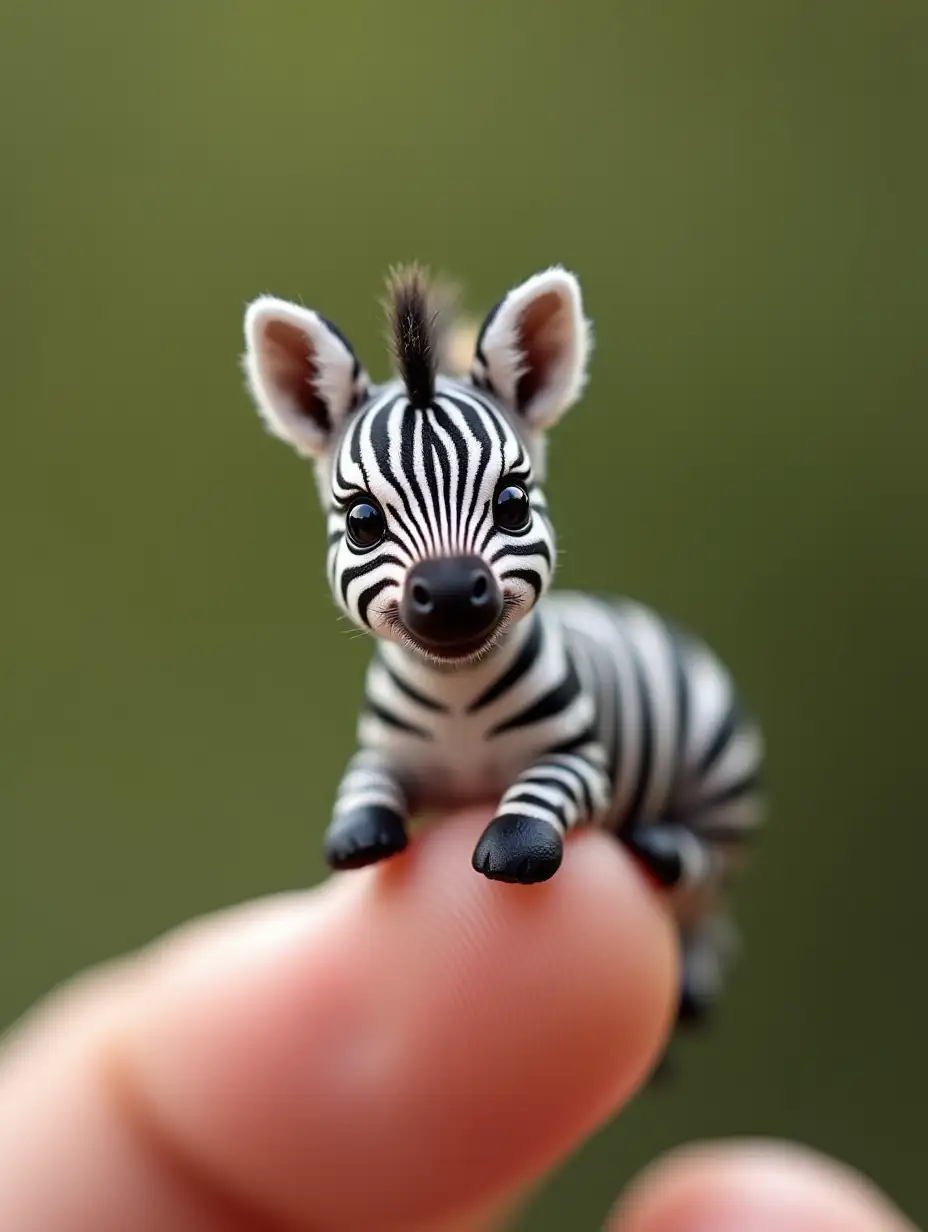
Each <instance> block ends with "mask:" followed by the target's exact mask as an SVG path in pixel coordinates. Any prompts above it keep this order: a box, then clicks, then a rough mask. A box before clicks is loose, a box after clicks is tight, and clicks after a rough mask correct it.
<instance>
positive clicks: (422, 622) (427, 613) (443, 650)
mask: <svg viewBox="0 0 928 1232" xmlns="http://www.w3.org/2000/svg"><path fill="white" fill-rule="evenodd" d="M502 614H503V594H502V591H501V590H500V587H499V583H498V582H497V580H496V578H495V577H494V576H493V573H492V572H491V570H490V568H489V566H488V565H487V564H486V563H485V562H484V561H483V560H481V559H480V557H479V556H456V557H436V558H432V559H430V560H423V561H420V562H419V563H418V564H417V565H414V566H413V568H412V569H410V571H409V574H408V575H407V577H406V585H405V587H404V589H403V598H402V600H401V602H400V619H401V620H402V622H403V624H404V625H405V626H406V629H407V630H408V631H409V633H410V634H411V635H412V636H413V638H415V640H416V641H417V642H420V643H421V644H422V645H423V647H424V648H425V649H426V650H429V651H432V652H434V653H436V654H442V655H447V656H449V657H456V656H458V655H461V656H463V655H467V654H472V653H474V651H476V650H479V649H480V647H481V646H482V645H483V643H484V642H486V640H487V639H488V638H489V637H490V636H491V635H492V634H493V632H494V631H495V629H496V627H497V625H498V624H499V622H500V618H501V617H502Z"/></svg>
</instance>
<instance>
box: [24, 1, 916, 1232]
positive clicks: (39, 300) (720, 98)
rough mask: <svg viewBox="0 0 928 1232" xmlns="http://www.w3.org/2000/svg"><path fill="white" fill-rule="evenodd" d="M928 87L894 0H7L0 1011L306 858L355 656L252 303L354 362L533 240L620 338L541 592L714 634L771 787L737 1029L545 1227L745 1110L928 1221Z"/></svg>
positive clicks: (298, 876) (564, 1187)
mask: <svg viewBox="0 0 928 1232" xmlns="http://www.w3.org/2000/svg"><path fill="white" fill-rule="evenodd" d="M926 108H928V9H926V7H925V5H924V4H919V3H917V2H916V0H910V2H906V0H869V2H864V0H832V3H821V2H816V0H754V2H750V0H747V2H746V0H706V2H703V3H696V2H695V0H667V2H665V3H657V2H654V0H637V2H630V0H622V2H619V0H574V3H572V4H570V5H557V4H554V3H552V2H549V0H516V2H505V0H497V2H495V3H485V2H478V3H474V4H471V5H461V4H458V5H450V4H432V5H422V4H414V3H412V2H411V0H396V2H394V3H392V4H387V3H384V2H383V0H362V2H356V3H351V4H349V3H344V4H341V5H338V4H333V5H329V6H326V7H325V8H323V6H320V5H314V4H309V3H299V4H298V3H292V2H285V0H271V2H270V3H268V4H265V5H258V4H245V3H241V2H240V0H226V2H225V3H222V4H220V3H215V2H211V3H200V4H193V3H190V0H165V2H163V3H161V4H159V5H141V4H131V5H130V4H120V3H118V2H117V0H87V2H86V3H83V4H76V3H73V2H69V0H5V3H3V4H2V6H0V134H2V138H0V141H2V144H0V270H2V287H3V293H2V297H0V340H2V341H0V357H2V363H3V375H4V388H3V398H2V405H3V414H4V420H3V447H2V456H0V480H2V482H0V491H2V499H3V513H4V517H3V520H2V535H3V561H4V568H3V578H4V583H3V603H2V605H0V622H2V630H0V631H2V645H3V679H4V684H3V689H2V696H3V700H4V705H3V707H2V725H3V727H2V732H0V741H2V743H0V748H2V753H0V791H2V800H0V804H2V815H0V826H2V839H3V852H4V856H3V859H2V861H0V938H2V947H3V948H2V955H3V962H2V980H0V1019H2V1021H3V1022H8V1021H10V1020H12V1019H13V1018H14V1017H15V1016H16V1015H18V1014H19V1013H20V1012H21V1011H22V1010H23V1009H24V1008H25V1007H26V1006H27V1005H28V1004H29V1003H30V1002H31V1001H32V1000H33V999H34V998H35V997H37V996H38V995H40V994H41V993H42V992H43V991H44V990H45V989H47V988H48V987H49V986H50V985H51V984H52V983H53V982H55V981H57V980H59V979H61V978H63V977H65V976H66V975H68V974H69V973H71V972H72V971H74V970H75V969H77V968H78V967H80V966H82V965H84V964H87V963H90V962H92V961H95V960H98V959H100V958H103V957H104V956H107V955H110V954H113V953H115V952H118V951H121V950H122V949H124V948H125V947H129V946H133V945H136V944H139V943H142V942H144V941H145V940H147V939H148V938H149V937H151V936H152V935H154V934H155V933H156V932H158V931H160V930H162V929H164V928H166V927H168V926H170V925H173V924H175V923H177V922H179V921H180V920H182V919H184V918H185V917H187V916H190V915H192V914H196V913H200V912H203V911H205V910H208V909H210V908H213V907H218V906H219V905H221V904H225V903H230V902H233V901H235V900H237V899H240V898H242V897H246V896H247V897H250V896H253V895H257V894H261V893H264V892H268V891H273V890H276V889H279V888H281V887H286V886H291V885H293V884H299V883H302V882H303V881H304V880H305V881H306V882H307V883H308V882H311V881H314V880H317V879H318V878H319V877H320V876H321V875H322V868H321V865H320V862H319V855H318V849H319V837H320V831H321V826H322V823H323V821H324V819H325V815H326V811H327V808H328V805H329V801H330V798H331V794H332V791H333V789H334V786H335V782H336V776H337V773H338V768H339V763H340V762H341V761H342V759H343V758H345V757H346V756H347V755H348V753H349V751H350V748H351V743H352V728H353V718H354V713H355V706H356V701H357V696H358V688H359V685H360V680H361V675H362V672H363V667H364V661H365V657H366V656H365V646H364V643H363V642H361V641H357V640H355V641H353V640H351V639H350V638H349V637H347V636H346V635H345V633H344V628H345V626H344V625H343V624H339V622H338V621H337V620H336V618H335V615H334V610H333V608H332V605H331V603H330V600H329V597H328V593H327V590H326V586H325V582H324V577H323V571H322V545H323V536H322V522H321V518H320V517H319V516H318V513H317V509H316V505H315V494H314V491H313V486H312V482H311V477H310V473H309V471H308V469H305V468H304V469H301V468H300V466H299V465H298V463H297V462H296V461H295V460H293V459H292V458H291V456H290V455H289V454H288V453H287V451H286V450H285V449H284V448H283V447H282V446H277V445H275V444H274V443H273V442H271V441H270V440H269V439H268V438H266V437H264V436H263V435H262V434H261V432H260V430H259V428H258V426H257V422H256V420H255V418H254V415H253V412H252V410H251V409H250V406H249V404H248V402H247V400H246V398H245V396H244V394H243V391H242V388H241V382H240V377H239V372H238V368H237V359H238V352H239V349H240V343H241V332H240V331H241V316H242V310H243V305H244V303H245V301H246V300H247V299H248V298H250V297H251V296H252V295H254V294H256V293H258V292H260V291H274V292H276V293H277V294H281V295H286V296H292V297H300V298H302V299H303V300H304V301H305V302H306V303H309V304H312V305H318V306H319V307H320V308H322V309H323V310H324V311H325V312H326V313H327V315H329V316H330V317H332V318H334V319H335V320H336V321H338V322H339V323H340V324H341V325H342V326H343V328H345V329H346V331H347V332H349V334H350V335H351V337H352V338H353V339H354V341H355V342H356V344H357V345H358V347H359V348H360V349H361V350H362V352H363V354H364V357H365V359H367V361H368V362H369V364H370V366H371V367H372V368H373V369H374V371H375V372H376V373H377V374H382V373H383V371H384V360H383V355H384V352H383V349H382V347H381V321H380V317H379V309H378V307H377V297H378V295H379V293H380V289H381V277H382V274H383V272H384V271H385V269H386V267H387V266H388V265H389V264H390V263H392V262H394V261H397V260H406V259H410V258H420V259H422V260H424V261H426V262H429V263H431V264H432V265H433V266H436V267H439V268H442V269H444V270H447V271H449V272H451V273H452V274H455V275H458V276H460V277H462V278H463V279H464V280H465V282H466V284H467V287H468V291H469V297H470V303H471V305H472V306H473V307H474V308H475V309H484V308H486V307H488V306H489V305H490V304H491V303H492V302H493V301H494V300H495V298H496V297H497V296H498V294H499V293H500V292H501V291H502V290H504V289H505V288H506V287H508V286H509V285H510V284H512V283H513V282H515V281H517V280H518V279H521V278H522V277H524V276H527V275H528V274H529V273H531V272H532V271H533V270H534V269H536V268H538V267H541V266H544V265H546V264H548V263H550V262H553V261H559V262H563V263H565V264H567V265H569V266H570V267H571V268H573V269H575V270H576V271H577V272H578V273H579V274H580V276H581V278H582V281H583V284H584V288H585V292H586V296H587V303H588V308H589V311H590V313H591V315H592V316H593V318H594V319H595V322H596V326H597V337H598V347H597V351H596V357H595V362H594V367H593V375H592V384H591V387H590V392H589V395H588V397H587V399H586V401H585V403H584V405H583V406H582V407H581V408H580V409H578V410H577V411H576V412H575V413H574V414H572V415H571V416H570V418H569V419H568V420H567V421H566V422H565V423H564V425H563V426H562V427H561V429H559V430H558V432H557V435H556V438H555V440H554V441H553V442H552V449H551V461H552V471H553V473H552V478H551V482H550V485H549V496H550V498H551V502H552V505H553V509H554V514H555V517H556V520H557V524H558V527H559V532H560V538H561V545H562V547H563V549H564V557H563V564H562V570H561V574H560V580H561V582H562V584H567V585H571V586H582V587H591V588H597V589H601V590H609V589H612V590H619V591H625V592H628V593H631V594H634V595H636V596H637V597H639V598H642V599H644V600H646V601H648V602H651V603H654V604H657V605H658V606H660V607H662V608H664V609H666V610H667V611H668V612H670V613H671V614H672V615H674V616H675V617H676V618H677V619H679V620H681V621H684V622H685V623H688V624H691V625H693V626H695V627H696V628H698V629H699V630H700V631H701V632H702V633H703V634H704V635H706V636H707V637H709V638H710V639H711V640H712V641H713V642H714V643H715V644H716V645H717V646H718V647H719V648H720V650H721V651H722V653H723V654H724V655H725V657H726V658H727V659H728V660H729V662H730V663H731V664H732V666H733V668H734V669H735V672H736V674H737V676H738V677H739V679H740V681H741V682H742V685H743V688H744V689H745V691H746V692H747V693H748V695H749V697H750V699H751V702H752V704H753V705H754V707H755V709H756V710H757V711H758V712H759V714H760V715H761V716H762V718H763V719H764V721H765V723H766V727H767V731H768V738H769V743H770V778H771V782H772V785H773V789H774V792H775V801H774V804H775V807H774V812H773V814H772V817H771V820H770V825H769V831H768V833H767V835H766V837H765V840H764V842H763V843H762V845H761V847H760V849H759V852H758V858H757V861H756V863H755V865H754V868H753V870H752V871H751V873H750V875H749V877H748V878H747V879H746V880H744V881H743V882H742V884H741V886H740V888H739V890H738V909H739V915H740V919H741V923H742V927H743V931H744V935H745V943H746V955H745V958H744V961H743V963H742V965H741V966H740V968H739V970H738V973H737V977H736V979H735V981H734V983H733V985H732V987H731V990H730V994H729V996H728V998H727V1000H726V1004H725V1010H724V1013H723V1016H722V1019H721V1020H720V1022H719V1024H718V1028H717V1030H715V1031H714V1032H713V1033H712V1034H711V1035H710V1036H706V1037H705V1038H703V1039H701V1040H699V1042H698V1043H697V1042H693V1043H692V1044H691V1045H690V1046H688V1048H687V1049H686V1052H685V1055H684V1058H683V1060H684V1062H685V1064H684V1073H683V1076H682V1078H681V1080H680V1082H679V1083H678V1084H677V1085H676V1086H674V1087H671V1088H669V1089H667V1090H665V1091H662V1092H659V1093H653V1094H649V1095H647V1096H645V1097H642V1098H641V1099H640V1100H638V1101H637V1102H636V1104H635V1106H634V1107H633V1108H632V1109H631V1110H630V1111H629V1113H628V1114H627V1115H626V1116H625V1117H624V1118H623V1119H622V1122H621V1124H620V1125H616V1126H614V1127H612V1128H611V1129H609V1130H608V1131H606V1132H605V1133H603V1134H602V1135H601V1136H600V1137H599V1138H598V1139H597V1140H596V1141H595V1142H593V1143H592V1144H590V1146H589V1147H588V1148H587V1149H585V1150H584V1151H583V1152H581V1154H580V1155H579V1156H578V1157H577V1158H576V1159H575V1160H574V1161H573V1162H572V1163H571V1164H570V1166H569V1167H567V1168H566V1169H565V1170H564V1172H563V1173H562V1174H561V1175H560V1176H559V1177H557V1178H556V1179H555V1180H554V1181H553V1182H552V1184H551V1186H550V1187H549V1189H548V1190H547V1191H546V1192H545V1193H544V1194H543V1195H542V1196H541V1198H540V1199H539V1203H538V1204H536V1206H535V1207H534V1208H533V1210H532V1211H531V1212H530V1213H529V1214H528V1215H527V1217H526V1226H527V1227H531V1228H537V1229H545V1228H554V1227H563V1226H570V1227H572V1228H573V1227H576V1228H578V1229H582V1228H588V1229H592V1228H594V1227H596V1226H597V1223H598V1220H599V1219H600V1217H601V1216H602V1213H603V1212H604V1211H605V1209H606V1207H607V1206H608V1204H609V1202H610V1201H611V1199H612V1196H613V1194H614V1193H615V1191H616V1190H617V1188H618V1187H619V1185H620V1184H622V1183H623V1182H624V1180H625V1179H626V1178H628V1177H629V1176H630V1175H631V1174H632V1172H633V1171H635V1170H637V1169H638V1168H639V1167H640V1166H641V1165H642V1164H643V1163H644V1162H645V1161H646V1160H648V1159H650V1158H651V1157H653V1156H654V1155H655V1154H657V1153H658V1152H660V1151H662V1150H663V1149H665V1148H667V1147H670V1146H672V1145H674V1144H676V1143H678V1142H681V1141H684V1140H688V1139H691V1138H694V1137H703V1136H706V1135H715V1134H730V1133H742V1132H752V1133H753V1132H761V1133H765V1134H778V1135H787V1136H790V1137H794V1138H798V1139H800V1140H803V1141H806V1142H811V1143H813V1144H815V1145H816V1146H818V1147H820V1148H822V1149H824V1150H826V1151H829V1152H832V1153H834V1154H836V1155H838V1156H840V1157H842V1158H843V1159H846V1160H848V1161H850V1162H851V1163H854V1164H856V1165H858V1166H859V1167H862V1168H863V1169H864V1170H865V1171H866V1172H868V1173H870V1174H871V1175H872V1176H874V1177H875V1178H876V1179H877V1180H878V1181H879V1182H880V1183H881V1184H882V1185H884V1186H885V1187H886V1188H887V1189H888V1190H889V1191H890V1192H891V1193H892V1194H893V1195H894V1196H895V1197H896V1198H897V1200H898V1201H900V1202H901V1203H902V1204H903V1205H904V1206H905V1207H906V1208H907V1209H908V1211H909V1212H910V1213H911V1214H912V1215H913V1216H914V1217H916V1218H917V1219H921V1220H926V1221H928V1181H926V1175H925V1166H924V1165H925V1157H926V1145H928V1135H926V1130H925V1124H926V1122H925V1107H926V1101H928V1060H926V1052H925V1041H926V1034H928V1032H926V1027H925V1021H926V1019H925V1012H926V997H925V993H924V987H923V985H924V978H925V971H926V962H925V944H926V941H928V935H926V934H928V929H926V922H928V906H926V899H925V863H926V860H928V837H926V836H928V827H926V821H928V818H926V808H925V804H924V799H925V791H924V785H923V783H922V781H921V779H922V775H923V773H924V767H925V762H926V758H925V736H926V728H925V720H924V714H925V709H924V704H925V697H926V686H928V667H926V665H928V656H926V651H925V632H926V625H928V564H926V560H928V553H926V550H925V541H926V530H928V518H926V512H928V510H926V501H925V488H926V482H925V472H926V451H928V427H926V423H925V412H926V407H925V393H926V388H928V365H926V358H925V356H926V347H925V336H926V326H928V290H926V288H928V259H926V253H928V248H926V242H925V227H926V218H928V175H926V170H925V167H926V160H925V117H926V114H928V111H926ZM295 870H297V871H295Z"/></svg>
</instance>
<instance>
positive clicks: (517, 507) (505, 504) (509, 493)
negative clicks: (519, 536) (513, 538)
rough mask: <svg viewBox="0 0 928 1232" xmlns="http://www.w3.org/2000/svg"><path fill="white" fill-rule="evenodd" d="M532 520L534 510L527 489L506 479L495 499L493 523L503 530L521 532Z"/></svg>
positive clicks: (497, 491)
mask: <svg viewBox="0 0 928 1232" xmlns="http://www.w3.org/2000/svg"><path fill="white" fill-rule="evenodd" d="M531 520H532V508H531V505H530V504H529V500H528V493H527V492H526V490H525V488H523V487H522V485H521V484H520V483H509V482H507V481H506V480H505V479H504V480H503V482H502V483H501V484H500V485H499V487H498V488H497V489H496V496H495V497H494V498H493V521H494V522H495V523H496V525H497V526H498V527H499V528H500V529H501V530H510V531H520V530H525V529H526V527H527V526H528V525H529V523H530V522H531Z"/></svg>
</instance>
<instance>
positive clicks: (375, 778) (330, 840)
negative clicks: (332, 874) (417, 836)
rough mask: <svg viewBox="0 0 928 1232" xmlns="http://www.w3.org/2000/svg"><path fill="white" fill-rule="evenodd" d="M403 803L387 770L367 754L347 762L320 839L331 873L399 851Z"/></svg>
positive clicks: (404, 838) (403, 832) (402, 840)
mask: <svg viewBox="0 0 928 1232" xmlns="http://www.w3.org/2000/svg"><path fill="white" fill-rule="evenodd" d="M407 811H408V808H407V803H406V798H405V794H404V792H403V789H402V787H401V785H400V783H399V781H398V779H397V778H396V776H395V775H394V774H393V773H392V771H391V770H390V768H389V766H388V765H387V764H386V763H385V762H384V761H383V760H382V759H381V758H380V757H378V756H377V755H376V754H374V753H370V752H368V751H367V750H362V751H361V752H359V753H356V754H355V756H354V757H353V758H352V759H351V761H350V762H349V763H348V768H347V769H346V771H345V774H344V776H343V778H342V781H341V783H340V785H339V788H338V793H337V795H336V799H335V808H334V811H333V816H332V820H331V822H330V823H329V826H328V829H327V830H326V832H325V837H324V838H323V854H324V856H325V862H326V864H328V866H329V868H332V869H348V868H362V867H363V866H364V865H366V864H376V863H377V862H378V861H380V860H385V859H387V857H389V856H393V855H396V854H397V853H398V852H400V851H402V850H403V848H404V847H405V846H406V844H407V842H408V837H407V834H406V816H407Z"/></svg>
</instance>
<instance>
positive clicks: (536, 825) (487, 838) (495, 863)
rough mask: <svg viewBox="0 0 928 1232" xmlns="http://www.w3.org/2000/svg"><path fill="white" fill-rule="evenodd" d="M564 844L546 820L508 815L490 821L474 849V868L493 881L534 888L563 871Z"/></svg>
mask: <svg viewBox="0 0 928 1232" xmlns="http://www.w3.org/2000/svg"><path fill="white" fill-rule="evenodd" d="M563 855H564V842H563V840H562V838H561V836H560V834H558V832H557V830H555V828H554V826H552V825H551V824H550V822H547V821H541V820H540V819H539V818H537V817H518V816H506V817H497V818H496V820H495V821H491V822H490V824H489V825H488V826H487V828H486V829H485V830H484V832H483V834H482V835H481V837H480V842H479V843H478V844H477V846H476V848H475V850H474V858H473V860H472V864H473V867H474V868H475V869H476V871H477V872H478V873H483V875H484V877H489V878H490V880H491V881H509V882H512V883H514V884H517V885H533V884H534V883H535V882H538V881H547V880H548V878H549V877H553V876H554V874H555V873H556V872H557V870H558V869H559V868H560V865H561V859H562V857H563Z"/></svg>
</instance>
